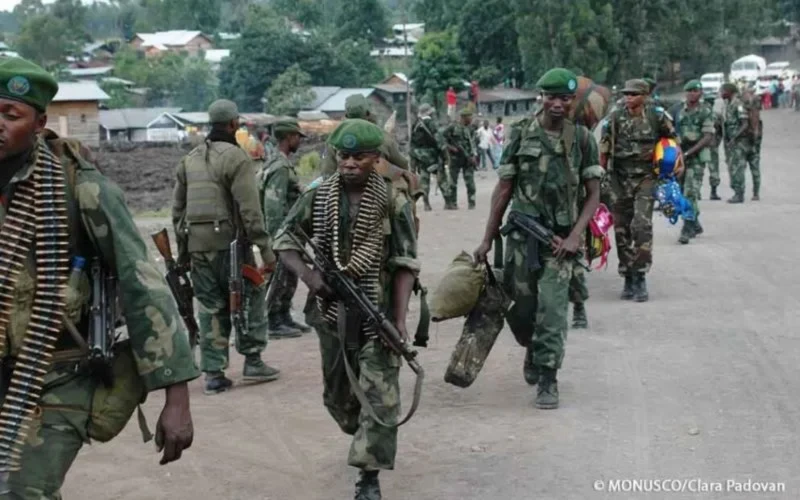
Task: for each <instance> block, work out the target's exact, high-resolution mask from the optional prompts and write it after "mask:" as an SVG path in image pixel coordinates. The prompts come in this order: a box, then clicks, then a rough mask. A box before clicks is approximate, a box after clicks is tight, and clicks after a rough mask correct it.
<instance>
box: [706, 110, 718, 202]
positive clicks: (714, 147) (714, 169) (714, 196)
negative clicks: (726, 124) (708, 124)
mask: <svg viewBox="0 0 800 500" xmlns="http://www.w3.org/2000/svg"><path fill="white" fill-rule="evenodd" d="M715 101H716V97H714V96H712V97H707V98H706V104H708V105H709V106H710V107H711V111H712V113H713V114H714V137H713V139H712V140H711V144H709V146H708V149H709V151H710V152H711V163H709V164H708V181H709V183H710V184H711V196H710V198H709V199H711V200H713V201H719V200H721V199H722V198H720V196H719V193H718V192H717V189H718V188H719V185H720V183H721V182H722V179H721V178H720V176H719V145H720V143H722V113H719V112H718V111H717V110H716V109H714V103H715Z"/></svg>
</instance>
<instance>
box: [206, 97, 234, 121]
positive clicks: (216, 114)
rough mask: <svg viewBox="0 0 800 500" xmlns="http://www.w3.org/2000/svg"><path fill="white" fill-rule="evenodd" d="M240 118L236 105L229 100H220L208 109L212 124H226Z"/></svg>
mask: <svg viewBox="0 0 800 500" xmlns="http://www.w3.org/2000/svg"><path fill="white" fill-rule="evenodd" d="M237 118H239V108H238V107H237V106H236V103H235V102H233V101H229V100H227V99H218V100H216V101H214V102H212V103H211V106H209V107H208V119H209V122H211V123H226V122H229V121H231V120H235V119H237Z"/></svg>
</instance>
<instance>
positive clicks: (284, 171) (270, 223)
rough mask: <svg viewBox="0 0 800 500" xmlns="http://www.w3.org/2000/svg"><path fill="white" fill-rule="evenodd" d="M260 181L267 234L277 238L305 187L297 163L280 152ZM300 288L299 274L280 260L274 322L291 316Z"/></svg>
mask: <svg viewBox="0 0 800 500" xmlns="http://www.w3.org/2000/svg"><path fill="white" fill-rule="evenodd" d="M260 183H261V186H262V188H263V193H264V195H263V197H264V199H263V207H264V219H265V220H266V225H267V233H269V235H270V236H273V237H274V236H275V234H276V233H277V232H278V229H279V228H280V226H281V224H283V219H285V218H286V215H287V214H288V213H289V209H291V208H292V206H294V204H295V202H296V201H297V200H298V199H299V198H300V194H301V193H302V192H303V188H302V186H300V181H299V179H298V178H297V172H296V171H295V169H294V166H293V165H292V163H291V162H290V161H289V158H287V157H286V155H285V154H283V153H282V152H280V151H278V152H277V154H275V155H274V156H273V159H272V161H271V162H270V163H269V164H268V165H267V166H266V168H265V169H264V170H263V175H262V178H261V180H260ZM296 291H297V276H295V275H294V274H292V273H290V272H289V271H288V269H286V266H284V265H283V264H281V263H280V262H279V263H278V266H277V267H276V269H275V275H274V276H273V277H272V282H271V284H270V290H269V300H268V301H267V316H268V320H269V322H270V323H273V324H278V320H273V318H286V317H290V316H291V310H292V297H294V294H295V292H296Z"/></svg>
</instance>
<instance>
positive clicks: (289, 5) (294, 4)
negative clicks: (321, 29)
mask: <svg viewBox="0 0 800 500" xmlns="http://www.w3.org/2000/svg"><path fill="white" fill-rule="evenodd" d="M270 5H271V6H272V8H273V9H275V12H277V13H278V14H280V15H282V16H286V17H287V18H289V19H292V20H294V21H297V22H298V23H300V24H302V25H303V26H305V27H307V28H310V27H315V26H321V25H322V24H324V14H323V7H322V5H320V2H319V1H318V0H272V3H271V4H270Z"/></svg>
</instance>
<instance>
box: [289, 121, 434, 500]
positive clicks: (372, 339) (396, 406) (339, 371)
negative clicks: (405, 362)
mask: <svg viewBox="0 0 800 500" xmlns="http://www.w3.org/2000/svg"><path fill="white" fill-rule="evenodd" d="M328 142H329V144H330V145H332V146H333V147H334V148H336V150H337V151H338V154H337V156H338V159H339V169H338V173H336V174H334V175H333V176H331V177H329V178H328V179H327V180H326V181H325V182H323V183H322V185H321V186H320V187H318V188H314V189H311V190H309V191H308V192H306V193H304V194H303V196H302V197H301V198H300V200H299V201H298V202H297V203H296V204H295V206H294V207H293V208H292V210H291V212H290V213H289V215H288V217H287V218H286V222H285V224H284V226H283V228H282V229H281V233H280V234H279V235H278V237H277V238H276V240H275V250H276V251H277V252H278V253H279V255H280V258H281V261H282V262H284V263H285V264H286V265H287V267H289V268H290V269H291V270H292V271H293V272H295V273H296V274H297V275H298V276H299V277H300V279H302V280H303V282H305V283H306V284H307V285H308V288H309V290H310V291H311V293H312V294H314V295H316V296H317V297H318V302H317V307H318V312H319V314H320V318H321V319H319V321H317V322H316V323H315V324H314V325H313V326H314V327H315V328H316V330H317V333H318V335H319V341H320V353H321V355H322V373H323V379H324V386H325V390H324V393H323V401H324V403H325V406H326V407H327V409H328V411H329V413H330V414H331V416H332V417H333V418H334V420H336V423H337V424H339V427H341V429H342V430H343V431H344V432H345V433H347V434H350V435H352V436H353V442H352V446H351V447H350V454H349V457H348V463H349V464H350V465H351V466H353V467H357V468H359V469H360V476H359V480H358V483H357V484H356V494H355V498H356V500H379V499H380V498H381V493H380V486H379V483H378V472H379V471H380V470H382V469H384V470H386V469H388V470H391V469H393V468H394V463H395V455H396V453H397V428H396V427H384V426H382V425H379V424H378V423H377V422H376V421H374V420H373V419H372V418H371V417H370V415H369V413H368V412H367V411H366V410H365V409H363V408H361V405H360V404H359V401H358V399H357V398H356V397H355V395H354V394H353V390H354V387H353V386H352V385H351V384H352V382H351V380H350V378H349V376H348V374H347V372H346V370H345V366H344V363H345V362H349V364H350V365H351V366H352V367H353V369H354V371H355V374H356V375H355V376H356V377H357V378H358V380H356V381H355V384H356V385H357V387H356V388H355V390H357V389H358V387H360V389H361V390H362V391H363V392H364V393H365V396H366V398H367V399H368V400H369V401H370V402H371V403H372V406H373V409H374V410H375V414H376V415H377V416H378V417H379V418H380V419H381V420H383V421H384V422H387V423H388V424H389V425H392V424H394V423H396V422H397V421H398V418H399V411H400V385H399V380H398V377H399V371H400V364H401V359H400V357H399V356H398V355H397V354H396V353H395V352H394V351H392V350H391V349H389V348H388V347H386V345H384V343H383V342H381V341H380V340H379V339H378V338H376V334H375V332H374V330H373V329H372V328H371V327H370V326H369V325H367V324H365V323H363V322H356V323H353V322H352V321H350V323H349V324H346V325H344V326H343V330H342V331H339V330H338V329H337V323H338V322H337V320H336V318H337V317H338V316H337V314H338V313H337V311H338V308H337V303H336V302H335V299H334V297H332V296H331V291H330V290H329V289H328V287H327V285H326V284H325V281H324V278H323V277H322V275H321V274H320V271H319V270H316V269H314V270H312V269H310V268H308V267H307V266H306V265H305V263H304V262H303V257H302V256H301V253H300V250H301V249H300V248H298V246H297V245H296V243H295V242H294V241H293V240H292V239H291V238H290V237H289V236H288V233H289V232H292V231H295V232H297V229H296V228H300V229H302V230H303V231H304V232H305V233H306V234H308V235H309V237H312V238H314V239H315V240H316V242H317V244H318V245H319V246H320V248H321V249H322V251H324V252H326V253H327V254H328V258H329V259H330V260H331V261H333V262H335V263H336V266H337V267H338V268H339V269H340V270H343V269H350V268H352V267H353V262H367V263H368V264H367V265H366V266H365V267H367V268H369V269H368V270H365V271H363V272H356V271H354V272H353V273H352V274H353V275H354V276H353V277H354V279H355V280H356V283H357V284H358V285H359V286H361V287H362V288H363V289H364V291H365V293H366V294H367V296H368V297H369V298H370V299H371V300H373V301H374V303H375V304H376V305H378V306H379V307H380V308H381V309H382V310H383V311H384V312H385V313H386V314H387V317H388V318H389V319H390V321H392V322H393V323H394V324H395V325H396V326H397V329H398V330H399V331H400V333H401V334H402V335H403V336H404V337H407V336H408V334H407V330H406V320H405V318H406V312H407V310H408V301H409V297H410V294H411V290H412V287H413V286H414V282H415V280H416V276H417V274H418V273H419V270H420V265H419V261H418V260H417V241H416V228H415V225H414V218H413V214H412V203H413V202H412V201H411V200H410V198H409V196H408V194H407V193H404V192H401V191H399V190H397V189H395V187H394V186H393V185H392V183H391V180H390V179H387V178H385V177H382V176H381V175H379V174H377V172H375V170H374V168H375V164H376V162H377V161H378V160H379V158H380V152H379V148H380V147H381V145H382V143H383V133H382V131H381V130H380V128H378V127H377V126H375V125H373V124H371V123H369V122H367V121H365V120H358V119H355V120H345V121H344V122H342V124H341V125H339V127H337V129H336V130H335V131H334V132H333V133H332V134H331V136H330V138H329V139H328ZM370 200H374V201H370ZM328 214H330V215H328ZM329 217H333V218H336V220H338V221H339V223H338V227H339V231H336V227H337V226H335V225H334V226H331V225H329V220H330V219H329ZM365 228H372V229H366V230H365ZM381 228H382V229H383V230H382V231H381V230H380V229H381ZM362 231H363V232H362ZM359 234H367V235H369V237H367V238H363V237H362V238H359V236H358V235H359ZM373 245H374V246H376V247H377V248H379V249H380V250H378V251H371V250H368V249H369V248H372V247H373ZM340 259H341V260H342V262H340ZM345 259H346V260H345ZM370 276H372V278H370ZM332 299H333V300H332ZM348 312H349V313H354V312H356V311H348ZM347 316H348V318H350V317H351V314H348V315H347ZM356 317H358V315H356ZM345 323H347V321H345ZM344 356H346V358H343V357H344ZM348 360H349V361H348Z"/></svg>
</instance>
